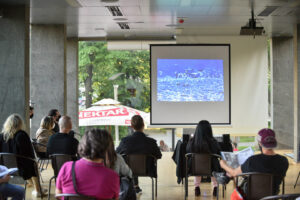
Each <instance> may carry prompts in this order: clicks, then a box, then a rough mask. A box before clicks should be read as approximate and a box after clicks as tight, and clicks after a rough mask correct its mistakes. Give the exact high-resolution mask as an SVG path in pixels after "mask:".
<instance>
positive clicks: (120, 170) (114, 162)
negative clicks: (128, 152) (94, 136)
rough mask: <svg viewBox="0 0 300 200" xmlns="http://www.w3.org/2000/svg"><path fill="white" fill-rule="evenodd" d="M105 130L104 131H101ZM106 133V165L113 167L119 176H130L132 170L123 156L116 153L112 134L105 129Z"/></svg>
mask: <svg viewBox="0 0 300 200" xmlns="http://www.w3.org/2000/svg"><path fill="white" fill-rule="evenodd" d="M103 132H105V131H103ZM106 134H108V139H109V145H108V149H107V157H106V160H107V161H106V165H107V166H108V167H109V168H111V169H113V170H114V171H115V172H117V174H119V176H127V177H130V178H132V171H131V169H130V168H129V167H128V165H127V164H126V162H125V161H124V159H123V157H122V156H121V155H120V154H118V153H116V151H115V146H114V141H113V138H112V136H111V135H110V134H109V133H108V132H107V131H106Z"/></svg>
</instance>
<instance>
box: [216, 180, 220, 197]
mask: <svg viewBox="0 0 300 200" xmlns="http://www.w3.org/2000/svg"><path fill="white" fill-rule="evenodd" d="M219 189H220V184H219V183H218V184H217V200H219Z"/></svg>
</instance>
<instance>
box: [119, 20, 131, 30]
mask: <svg viewBox="0 0 300 200" xmlns="http://www.w3.org/2000/svg"><path fill="white" fill-rule="evenodd" d="M117 24H118V25H119V26H120V28H121V29H130V27H129V25H128V23H126V22H118V23H117Z"/></svg>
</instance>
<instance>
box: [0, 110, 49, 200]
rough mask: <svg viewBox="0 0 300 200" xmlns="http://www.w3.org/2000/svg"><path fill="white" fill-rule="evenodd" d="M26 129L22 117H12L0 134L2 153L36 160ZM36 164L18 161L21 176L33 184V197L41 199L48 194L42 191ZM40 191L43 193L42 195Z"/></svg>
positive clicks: (7, 120) (15, 115)
mask: <svg viewBox="0 0 300 200" xmlns="http://www.w3.org/2000/svg"><path fill="white" fill-rule="evenodd" d="M24 129H25V128H24V122H23V119H22V118H21V116H20V115H18V114H12V115H10V116H9V117H8V118H7V119H6V121H5V123H4V125H3V130H2V131H3V133H1V134H0V152H6V153H14V154H17V155H21V156H24V157H28V158H31V159H35V156H34V150H33V147H32V144H31V140H30V138H29V136H28V134H27V133H26V132H25V131H24ZM34 162H35V161H32V160H30V159H24V158H18V159H17V165H18V169H19V174H20V176H22V177H23V179H24V180H28V181H29V182H30V183H31V182H33V184H34V190H33V192H32V195H33V196H36V197H40V196H43V195H44V193H46V190H43V189H42V190H40V185H39V180H38V174H36V171H35V168H34V164H35V163H34ZM40 191H42V194H41V192H40Z"/></svg>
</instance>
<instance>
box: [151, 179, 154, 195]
mask: <svg viewBox="0 0 300 200" xmlns="http://www.w3.org/2000/svg"><path fill="white" fill-rule="evenodd" d="M151 180H152V200H154V180H153V178H151Z"/></svg>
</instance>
